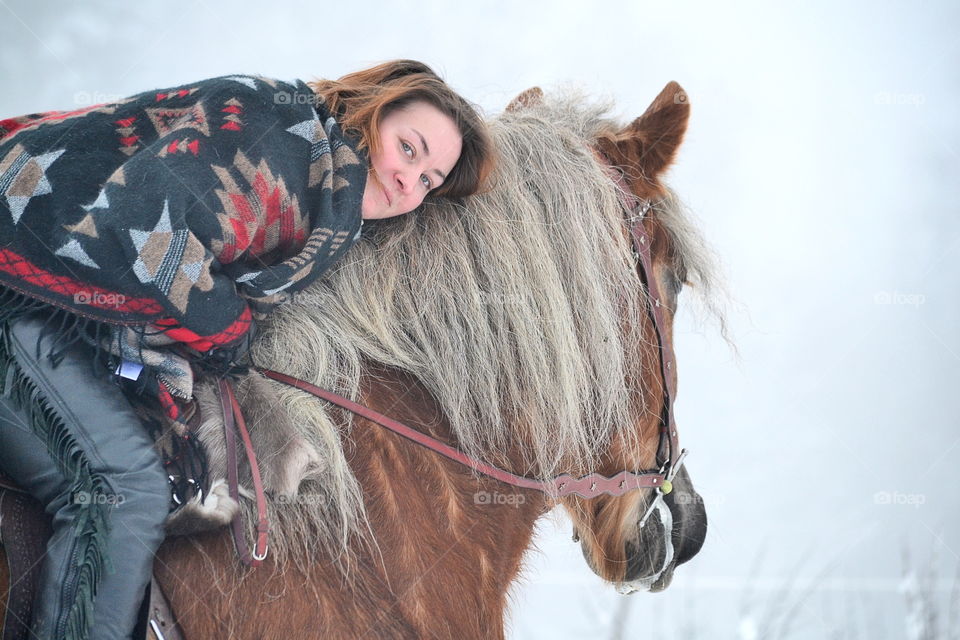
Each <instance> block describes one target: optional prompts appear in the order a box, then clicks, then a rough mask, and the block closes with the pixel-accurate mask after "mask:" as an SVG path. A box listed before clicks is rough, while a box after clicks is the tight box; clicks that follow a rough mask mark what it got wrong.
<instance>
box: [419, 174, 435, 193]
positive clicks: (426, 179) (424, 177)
mask: <svg viewBox="0 0 960 640" xmlns="http://www.w3.org/2000/svg"><path fill="white" fill-rule="evenodd" d="M420 182H422V183H423V186H425V187H426V188H427V191H429V190H430V186H431V184H432V183H431V182H430V178H429V176H427V175H426V174H424V175H421V176H420Z"/></svg>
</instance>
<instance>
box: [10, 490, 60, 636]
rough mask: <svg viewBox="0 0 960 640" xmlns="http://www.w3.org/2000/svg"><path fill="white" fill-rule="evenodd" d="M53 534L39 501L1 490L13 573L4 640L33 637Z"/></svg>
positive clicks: (11, 574)
mask: <svg viewBox="0 0 960 640" xmlns="http://www.w3.org/2000/svg"><path fill="white" fill-rule="evenodd" d="M50 533H51V531H50V522H49V520H48V519H47V518H46V517H45V516H44V512H43V509H41V508H40V506H39V504H38V503H37V502H36V501H34V500H33V499H32V498H30V497H29V496H27V495H25V494H23V493H15V492H13V491H7V490H0V540H2V541H3V549H4V552H5V553H6V555H7V566H8V567H9V570H10V572H9V579H8V587H9V591H8V593H7V614H6V619H5V620H4V621H3V640H21V639H23V640H26V638H28V637H30V618H31V616H32V614H33V594H34V593H35V592H36V590H37V589H38V588H39V586H40V569H41V567H42V566H43V554H44V551H45V550H46V548H47V538H49V537H50Z"/></svg>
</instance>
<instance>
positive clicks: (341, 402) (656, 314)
mask: <svg viewBox="0 0 960 640" xmlns="http://www.w3.org/2000/svg"><path fill="white" fill-rule="evenodd" d="M604 164H605V166H607V167H608V168H609V170H610V171H611V178H612V179H613V180H614V181H615V182H616V183H617V187H618V191H619V193H620V199H621V204H622V206H623V208H624V211H625V212H626V214H627V222H628V223H629V224H630V237H631V239H632V241H633V253H634V258H635V260H636V263H637V271H638V273H639V276H640V280H641V281H642V282H643V284H644V285H645V286H646V287H647V294H648V295H647V298H648V300H647V313H648V315H649V316H650V319H651V321H652V322H653V326H654V329H655V331H656V334H657V346H658V350H659V356H660V357H659V360H660V372H661V375H662V376H663V381H664V384H663V395H664V397H663V412H662V413H661V416H660V439H659V442H658V445H657V458H656V459H657V462H658V463H659V464H660V466H659V468H657V469H655V470H649V471H621V472H620V473H618V474H616V475H614V476H611V477H606V476H603V475H600V474H597V473H591V474H590V475H587V476H583V477H580V478H575V477H573V476H571V475H570V474H562V475H559V476H557V477H555V478H552V479H549V480H540V479H537V478H530V477H527V476H519V475H516V474H513V473H510V472H509V471H505V470H503V469H499V468H497V467H494V466H492V465H489V464H487V463H485V462H483V461H481V460H476V459H474V458H472V457H470V456H468V455H466V454H465V453H463V452H462V451H459V450H457V449H455V448H453V447H451V446H449V445H447V444H444V443H443V442H440V441H439V440H437V439H436V438H433V437H431V436H428V435H426V434H424V433H422V432H420V431H417V430H416V429H413V428H411V427H408V426H407V425H405V424H403V423H400V422H397V421H396V420H393V419H392V418H389V417H387V416H385V415H383V414H380V413H377V412H376V411H374V410H372V409H370V408H369V407H365V406H363V405H361V404H358V403H356V402H353V401H351V400H348V399H346V398H343V397H341V396H339V395H337V394H335V393H331V392H330V391H327V390H325V389H321V388H320V387H317V386H315V385H312V384H310V383H309V382H305V381H303V380H299V379H297V378H294V377H293V376H288V375H286V374H283V373H279V372H277V371H272V370H270V369H264V368H261V367H257V370H258V371H260V372H261V373H262V374H263V375H265V376H267V377H268V378H271V379H273V380H277V381H278V382H283V383H286V384H288V385H290V386H293V387H296V388H298V389H301V390H302V391H306V392H307V393H311V394H313V395H315V396H317V397H318V398H322V399H324V400H327V401H328V402H331V403H333V404H335V405H337V406H339V407H342V408H344V409H346V410H348V411H351V412H353V413H354V414H356V415H359V416H362V417H364V418H366V419H368V420H370V421H372V422H375V423H377V424H379V425H380V426H382V427H385V428H386V429H389V430H390V431H393V432H394V433H396V434H398V435H400V436H403V437H404V438H407V439H409V440H412V441H414V442H416V443H417V444H420V445H422V446H424V447H426V448H428V449H430V450H431V451H434V452H436V453H438V454H440V455H442V456H444V457H446V458H449V459H451V460H454V461H456V462H458V463H460V464H462V465H465V466H467V467H470V468H471V469H473V470H475V471H477V472H479V473H482V474H483V475H486V476H489V477H491V478H494V479H496V480H499V481H501V482H505V483H507V484H510V485H513V486H515V487H520V488H523V489H536V490H538V491H542V492H543V493H545V494H547V495H549V496H550V497H552V498H559V497H563V496H569V495H573V494H576V495H579V496H581V497H583V498H595V497H597V496H599V495H601V494H608V495H611V496H621V495H623V494H625V493H627V492H629V491H633V490H634V489H656V490H657V495H656V498H655V499H654V500H653V501H651V503H650V505H649V507H648V509H647V512H646V513H645V515H644V516H643V519H642V520H641V526H642V524H643V523H645V522H646V520H647V518H648V517H649V516H650V514H651V513H653V510H654V509H655V507H656V505H657V503H658V502H659V501H660V500H661V499H662V498H663V496H664V495H666V494H668V493H670V491H672V490H673V483H672V481H673V479H674V477H675V476H676V474H677V472H678V471H679V470H680V466H681V465H682V464H683V459H684V457H685V456H686V453H687V452H686V450H685V449H683V450H681V449H680V442H679V439H678V437H677V426H676V423H675V421H674V412H673V398H674V397H675V395H676V384H675V382H674V378H673V376H672V373H673V366H674V364H673V363H674V354H673V347H672V345H671V344H670V341H669V340H670V339H669V334H668V333H667V331H666V326H667V325H666V321H665V319H664V316H663V307H662V300H663V298H662V297H661V295H660V290H659V287H658V286H657V282H656V279H655V278H654V277H653V261H652V259H651V257H650V236H649V235H648V234H647V231H646V229H645V228H644V226H643V220H644V217H645V216H646V214H647V213H648V212H649V210H650V202H649V201H641V200H640V199H639V198H638V197H636V196H635V195H634V194H633V193H632V192H631V191H630V190H629V189H628V188H627V185H626V184H625V182H624V180H623V176H622V174H621V173H620V172H619V171H618V170H617V169H615V168H612V167H611V165H610V163H604ZM664 448H665V449H666V455H665V457H664V458H663V460H662V461H661V454H660V452H661V451H662V450H663V449H664Z"/></svg>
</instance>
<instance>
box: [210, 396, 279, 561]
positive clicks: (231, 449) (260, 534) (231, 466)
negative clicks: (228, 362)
mask: <svg viewBox="0 0 960 640" xmlns="http://www.w3.org/2000/svg"><path fill="white" fill-rule="evenodd" d="M220 406H221V407H222V408H223V429H224V436H225V439H226V444H227V485H228V488H229V489H230V497H231V498H233V499H234V500H236V501H237V503H239V502H240V488H239V472H238V469H237V434H236V432H237V431H240V437H241V438H242V439H243V446H244V449H245V450H246V454H247V462H248V463H249V464H250V473H251V475H252V476H253V489H254V492H255V493H256V499H257V530H256V533H257V540H256V543H255V545H254V548H253V552H252V553H251V551H250V547H249V546H248V545H247V537H246V533H245V532H244V527H243V516H242V514H243V511H238V512H237V515H236V517H235V518H234V519H233V522H232V523H231V524H232V526H233V543H234V546H235V547H236V549H237V555H239V556H240V560H242V561H243V563H244V564H246V565H248V566H251V567H256V566H258V565H259V564H260V563H261V562H262V561H263V560H264V558H266V557H267V549H268V545H267V534H268V532H269V530H270V527H269V524H268V522H267V500H266V497H265V495H264V492H263V481H262V480H261V479H260V466H259V465H258V464H257V456H256V454H255V453H254V450H253V442H251V440H250V433H249V432H248V431H247V425H246V422H244V420H243V412H242V411H241V410H240V405H239V403H237V399H236V397H235V396H234V394H233V385H231V383H230V380H229V379H228V378H221V379H220Z"/></svg>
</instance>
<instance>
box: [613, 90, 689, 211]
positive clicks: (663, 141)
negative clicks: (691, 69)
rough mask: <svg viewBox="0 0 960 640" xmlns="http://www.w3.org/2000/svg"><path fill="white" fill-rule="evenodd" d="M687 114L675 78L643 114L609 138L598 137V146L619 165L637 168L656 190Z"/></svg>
mask: <svg viewBox="0 0 960 640" xmlns="http://www.w3.org/2000/svg"><path fill="white" fill-rule="evenodd" d="M689 117H690V103H689V101H688V100H687V93H686V92H685V91H684V90H683V88H682V87H681V86H680V85H679V84H677V83H676V82H669V83H667V86H665V87H664V88H663V91H661V92H660V95H658V96H657V97H656V98H655V99H654V101H653V102H651V103H650V106H649V107H647V110H646V111H644V112H643V115H642V116H640V117H639V118H637V119H636V120H634V121H633V122H631V123H630V124H629V125H627V126H626V127H624V128H623V129H622V130H621V131H619V132H617V133H616V135H614V136H613V137H612V139H611V138H607V139H605V140H600V141H599V146H600V149H601V150H602V151H603V152H604V153H606V154H607V156H608V157H609V158H610V160H611V161H613V162H616V163H617V164H619V165H621V166H622V167H624V168H628V167H633V168H637V169H639V170H640V175H641V176H643V178H644V179H645V181H644V182H645V183H646V188H648V189H653V190H655V191H659V190H660V184H659V177H660V176H661V175H662V174H663V172H664V171H666V170H667V168H668V167H669V166H670V165H671V164H672V163H673V160H674V158H675V157H676V155H677V149H679V148H680V143H681V142H682V141H683V135H684V133H686V131H687V120H688V119H689ZM630 173H632V172H630ZM637 195H641V196H642V195H644V194H637ZM650 195H652V194H650Z"/></svg>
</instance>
